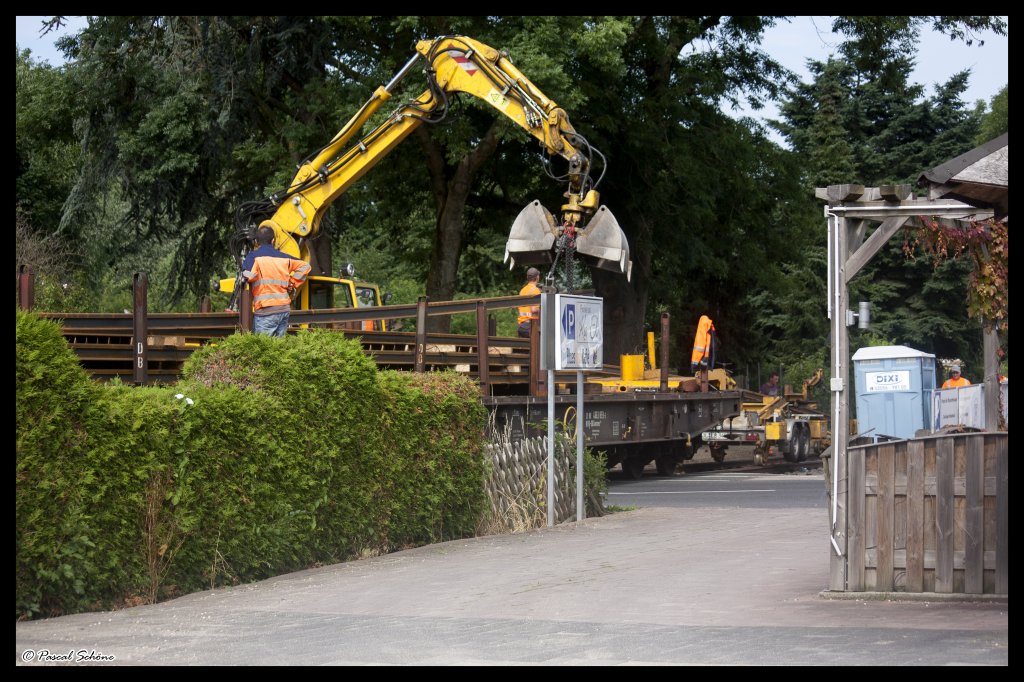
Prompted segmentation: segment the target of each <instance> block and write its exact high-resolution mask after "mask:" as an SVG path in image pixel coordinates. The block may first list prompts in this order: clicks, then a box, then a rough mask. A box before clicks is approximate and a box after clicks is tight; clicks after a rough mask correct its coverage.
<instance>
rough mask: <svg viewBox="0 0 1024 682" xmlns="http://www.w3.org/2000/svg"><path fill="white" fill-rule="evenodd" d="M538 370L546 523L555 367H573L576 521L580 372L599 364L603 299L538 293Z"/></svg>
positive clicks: (579, 510)
mask: <svg viewBox="0 0 1024 682" xmlns="http://www.w3.org/2000/svg"><path fill="white" fill-rule="evenodd" d="M540 332H541V346H542V347H543V349H544V351H543V353H542V356H541V367H542V369H547V370H548V526H553V525H554V503H555V500H554V498H555V481H554V470H555V454H554V453H555V446H554V443H555V424H554V422H555V398H554V395H555V370H556V369H559V370H565V369H574V370H576V520H577V521H582V520H583V519H584V518H585V516H586V515H585V513H584V510H585V507H584V505H583V393H584V388H583V372H584V371H587V370H595V369H601V367H603V357H602V356H603V352H602V351H603V345H604V344H603V342H604V336H603V334H604V300H603V299H601V298H596V297H593V296H569V295H564V294H543V295H542V296H541V327H540Z"/></svg>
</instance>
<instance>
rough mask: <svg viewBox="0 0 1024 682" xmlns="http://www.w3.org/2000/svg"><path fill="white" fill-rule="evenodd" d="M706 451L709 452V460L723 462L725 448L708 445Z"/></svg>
mask: <svg viewBox="0 0 1024 682" xmlns="http://www.w3.org/2000/svg"><path fill="white" fill-rule="evenodd" d="M708 449H709V450H711V459H713V460H715V461H716V462H724V461H725V446H724V445H717V444H716V445H709V446H708Z"/></svg>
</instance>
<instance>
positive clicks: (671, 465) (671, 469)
mask: <svg viewBox="0 0 1024 682" xmlns="http://www.w3.org/2000/svg"><path fill="white" fill-rule="evenodd" d="M654 463H655V464H656V465H657V467H658V475H659V476H675V475H676V458H675V457H672V456H671V455H666V456H664V457H659V458H658V459H656V460H655V461H654Z"/></svg>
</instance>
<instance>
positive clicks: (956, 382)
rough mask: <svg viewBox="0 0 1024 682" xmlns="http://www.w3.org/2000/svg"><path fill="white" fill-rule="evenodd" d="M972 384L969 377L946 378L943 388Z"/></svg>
mask: <svg viewBox="0 0 1024 682" xmlns="http://www.w3.org/2000/svg"><path fill="white" fill-rule="evenodd" d="M970 385H971V382H970V381H968V380H967V379H964V378H963V377H962V376H959V377H957V378H956V379H946V380H945V381H944V382H943V383H942V388H963V387H964V386H970Z"/></svg>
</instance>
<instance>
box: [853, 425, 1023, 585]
mask: <svg viewBox="0 0 1024 682" xmlns="http://www.w3.org/2000/svg"><path fill="white" fill-rule="evenodd" d="M1007 458H1008V435H1007V434H1006V433H1005V432H1000V433H967V434H952V435H940V436H931V437H927V438H918V439H914V440H905V441H895V442H887V443H876V444H873V445H865V446H859V447H851V448H850V449H849V458H848V463H849V464H848V466H849V472H848V480H849V486H850V488H849V512H848V513H849V517H848V526H849V535H848V538H849V541H848V545H847V548H848V551H847V556H846V560H847V567H846V568H847V571H846V575H847V583H846V584H847V587H846V589H847V591H849V592H938V593H963V594H1000V595H1008V593H1009V580H1008V573H1007V570H1008V565H1009V561H1008V556H1007V554H1008V551H1009V526H1008V519H1009V463H1008V461H1007Z"/></svg>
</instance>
